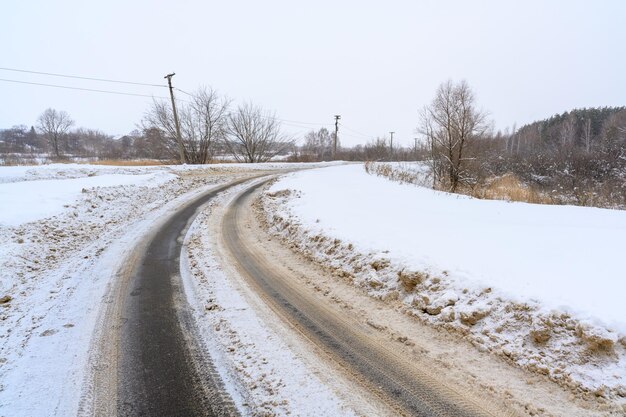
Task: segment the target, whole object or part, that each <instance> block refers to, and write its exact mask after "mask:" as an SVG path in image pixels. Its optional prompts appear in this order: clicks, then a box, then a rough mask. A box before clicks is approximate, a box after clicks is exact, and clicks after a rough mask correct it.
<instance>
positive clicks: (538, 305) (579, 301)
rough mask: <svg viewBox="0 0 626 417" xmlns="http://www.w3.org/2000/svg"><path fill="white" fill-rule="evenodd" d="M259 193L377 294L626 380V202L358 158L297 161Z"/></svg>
mask: <svg viewBox="0 0 626 417" xmlns="http://www.w3.org/2000/svg"><path fill="white" fill-rule="evenodd" d="M289 190H292V191H289ZM262 207H263V208H264V210H265V212H266V217H267V219H268V222H269V223H270V225H271V228H272V230H273V231H274V233H276V234H278V235H280V236H281V237H282V238H284V239H286V240H288V241H289V243H291V244H293V245H295V247H297V248H298V249H299V250H300V251H301V252H303V253H305V255H307V256H310V257H311V258H313V259H315V260H317V261H321V262H324V263H325V264H326V265H329V266H330V268H331V269H332V270H334V272H335V274H336V275H338V276H340V277H343V278H346V279H348V280H351V281H352V282H354V283H355V284H357V285H360V286H362V287H363V288H365V289H366V290H367V291H368V292H369V293H370V294H372V295H374V296H377V297H379V298H383V299H385V298H393V299H398V298H400V299H401V300H402V301H403V302H404V303H405V304H406V305H408V306H409V307H410V308H409V309H408V312H409V313H410V314H414V315H417V316H419V317H420V318H422V319H423V320H426V321H429V322H432V323H434V324H439V325H443V326H445V327H447V328H451V329H455V330H458V331H459V332H461V333H462V334H465V335H467V336H468V338H469V339H470V340H471V341H472V343H474V344H475V345H477V346H478V347H480V348H481V349H487V350H491V351H494V352H497V353H499V354H502V355H504V356H507V357H509V358H510V359H512V360H513V361H515V362H516V363H518V364H520V365H522V366H524V367H526V368H527V369H532V370H535V371H538V372H541V373H546V374H549V375H550V376H551V377H552V378H554V379H557V380H563V381H564V380H567V382H568V383H570V382H571V383H573V384H574V385H582V386H584V387H587V388H590V389H599V390H600V391H602V389H603V388H602V387H604V386H610V387H613V388H615V387H618V388H617V389H618V390H621V392H623V393H626V389H625V388H624V387H625V386H626V384H625V382H626V367H625V366H624V365H626V351H625V349H624V347H625V346H626V338H625V337H624V335H626V307H624V303H623V294H625V293H626V279H624V275H625V274H624V272H623V267H622V264H621V261H622V259H621V253H622V248H621V245H620V242H621V241H622V240H623V236H624V235H625V233H626V212H623V211H615V210H606V209H595V208H583V207H571V206H547V205H531V204H524V203H508V202H504V201H487V200H477V199H473V198H470V197H466V196H460V195H453V194H448V193H442V192H436V191H433V190H430V189H428V188H422V187H416V186H414V185H407V184H398V183H395V182H391V181H388V180H386V179H384V178H380V177H376V176H372V175H368V174H367V173H366V172H365V170H364V169H363V166H361V165H352V166H340V167H331V168H325V169H317V170H310V171H303V172H298V173H294V174H290V175H288V176H286V177H283V178H282V179H281V180H279V181H278V182H276V183H275V184H274V185H273V186H272V187H271V188H270V189H269V190H268V191H267V193H266V194H265V196H264V197H263V199H262Z"/></svg>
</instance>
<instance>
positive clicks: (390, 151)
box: [389, 132, 396, 161]
mask: <svg viewBox="0 0 626 417" xmlns="http://www.w3.org/2000/svg"><path fill="white" fill-rule="evenodd" d="M394 133H396V132H389V134H390V135H391V141H390V142H391V143H390V146H389V160H390V161H391V159H392V158H393V134H394Z"/></svg>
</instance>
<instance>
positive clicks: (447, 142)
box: [418, 80, 488, 192]
mask: <svg viewBox="0 0 626 417" xmlns="http://www.w3.org/2000/svg"><path fill="white" fill-rule="evenodd" d="M486 118H487V116H486V114H485V113H484V112H482V111H479V110H478V109H477V108H476V105H475V96H474V93H473V92H472V90H471V88H470V87H469V85H468V84H467V82H465V81H461V82H459V83H456V84H455V83H453V82H452V81H451V80H448V81H446V82H445V83H443V84H441V85H440V86H439V88H438V89H437V92H436V94H435V98H434V99H433V101H432V102H431V104H430V105H428V106H426V107H424V109H423V110H422V111H421V113H420V127H419V128H418V131H419V132H420V133H421V134H422V135H424V136H425V137H426V139H427V141H428V144H429V146H430V149H431V164H432V166H431V168H432V174H433V181H434V183H439V184H441V185H443V186H445V187H446V188H447V189H448V190H449V191H451V192H454V191H456V189H457V187H458V186H459V184H460V183H461V182H462V181H463V180H464V179H465V177H464V171H463V167H464V162H465V161H466V159H465V158H464V156H465V155H464V152H465V151H466V147H467V146H468V144H470V143H471V142H472V141H474V140H476V139H478V138H479V137H481V136H482V135H484V134H485V132H486V131H487V128H488V124H487V122H486Z"/></svg>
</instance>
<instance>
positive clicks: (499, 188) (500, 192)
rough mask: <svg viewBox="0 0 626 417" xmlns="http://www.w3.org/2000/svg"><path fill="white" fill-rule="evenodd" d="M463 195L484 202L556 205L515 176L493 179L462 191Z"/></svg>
mask: <svg viewBox="0 0 626 417" xmlns="http://www.w3.org/2000/svg"><path fill="white" fill-rule="evenodd" d="M460 191H462V192H463V194H468V195H471V196H472V197H476V198H480V199H484V200H505V201H518V202H523V203H532V204H554V202H553V201H552V198H551V197H550V196H549V195H545V194H542V193H540V192H538V191H536V190H535V189H533V188H532V187H531V186H530V185H527V184H524V183H523V182H522V181H520V180H519V178H517V177H516V176H515V175H513V174H505V175H503V176H501V177H496V178H492V179H490V180H488V181H486V183H485V184H482V185H477V186H475V187H473V188H471V189H469V188H466V189H462V190H460Z"/></svg>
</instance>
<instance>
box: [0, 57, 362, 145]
mask: <svg viewBox="0 0 626 417" xmlns="http://www.w3.org/2000/svg"><path fill="white" fill-rule="evenodd" d="M0 70H2V71H12V72H20V73H28V74H38V75H47V76H53V77H63V78H74V79H81V80H89V81H99V82H108V83H118V84H129V85H141V86H149V87H167V86H166V85H162V84H149V83H140V82H133V81H122V80H112V79H106V78H96V77H84V76H78V75H68V74H58V73H51V72H44V71H30V70H23V69H17V68H7V67H0ZM0 81H3V82H9V83H17V84H28V85H35V86H43V87H53V88H62V89H68V90H78V91H88V92H96V93H105V94H116V95H124V96H134V97H148V98H153V99H157V98H158V99H163V100H167V99H169V97H164V96H155V95H149V94H139V93H129V92H123V91H111V90H102V89H94V88H84V87H73V86H67V85H58V84H48V83H37V82H31V81H20V80H12V79H6V78H0ZM174 89H175V90H176V91H179V92H181V93H183V94H185V95H187V96H190V97H193V94H191V93H188V92H187V91H184V90H182V89H180V88H178V87H174ZM177 101H180V102H183V103H189V101H187V100H183V99H180V98H179V99H177ZM261 117H263V118H265V119H271V120H276V121H279V122H281V123H283V124H285V125H286V126H289V127H293V128H299V129H312V127H313V126H320V127H332V124H331V123H317V122H302V121H297V120H289V119H281V118H278V117H275V116H266V115H262V116H261ZM339 126H341V127H342V128H344V129H346V130H348V131H350V132H352V133H355V134H356V135H359V136H356V135H354V134H349V133H345V132H344V133H343V135H344V136H348V137H352V138H367V139H372V138H373V136H372V135H368V134H365V133H362V132H359V131H358V130H355V129H351V128H349V127H348V126H346V125H344V124H343V123H339Z"/></svg>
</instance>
